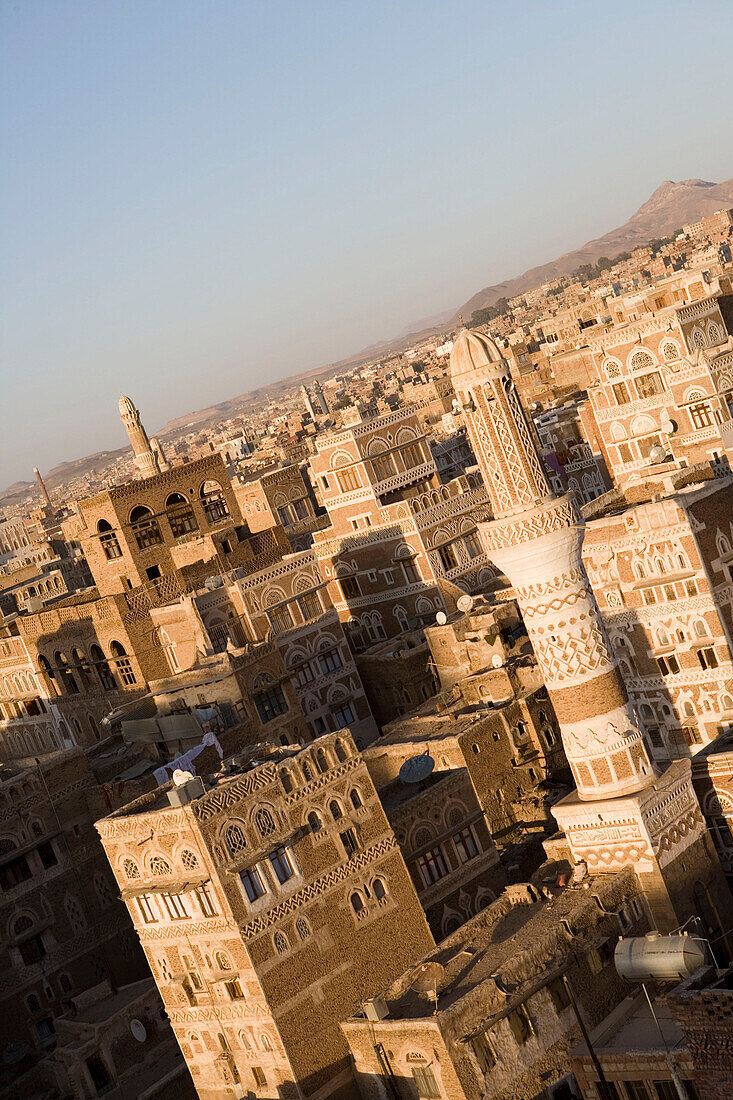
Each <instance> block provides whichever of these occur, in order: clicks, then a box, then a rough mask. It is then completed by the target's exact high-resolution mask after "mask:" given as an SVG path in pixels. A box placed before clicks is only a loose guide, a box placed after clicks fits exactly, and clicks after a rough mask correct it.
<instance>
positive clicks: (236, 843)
mask: <svg viewBox="0 0 733 1100" xmlns="http://www.w3.org/2000/svg"><path fill="white" fill-rule="evenodd" d="M224 839H225V841H226V846H227V848H228V849H229V855H230V856H236V855H239V853H240V852H243V851H244V850H245V848H246V847H247V838H246V837H245V835H244V829H243V828H242V827H241V825H230V826H229V828H228V829H227V831H226V833H225V834H224Z"/></svg>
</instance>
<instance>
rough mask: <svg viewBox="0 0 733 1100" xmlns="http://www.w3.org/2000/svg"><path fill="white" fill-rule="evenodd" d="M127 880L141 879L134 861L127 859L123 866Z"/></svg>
mask: <svg viewBox="0 0 733 1100" xmlns="http://www.w3.org/2000/svg"><path fill="white" fill-rule="evenodd" d="M122 869H123V871H124V872H125V877H126V878H140V871H139V869H138V865H137V863H135V860H134V859H126V860H125V861H124V862H123V864H122Z"/></svg>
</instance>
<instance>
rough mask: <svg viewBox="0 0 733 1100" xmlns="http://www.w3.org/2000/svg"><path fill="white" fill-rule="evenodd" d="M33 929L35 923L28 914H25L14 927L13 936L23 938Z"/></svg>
mask: <svg viewBox="0 0 733 1100" xmlns="http://www.w3.org/2000/svg"><path fill="white" fill-rule="evenodd" d="M32 927H33V921H32V919H31V918H30V917H29V916H28V914H27V913H23V915H22V916H20V917H18V918H17V920H16V921H15V924H14V925H13V935H14V936H22V935H23V933H24V932H28V931H29V930H30V929H31V928H32Z"/></svg>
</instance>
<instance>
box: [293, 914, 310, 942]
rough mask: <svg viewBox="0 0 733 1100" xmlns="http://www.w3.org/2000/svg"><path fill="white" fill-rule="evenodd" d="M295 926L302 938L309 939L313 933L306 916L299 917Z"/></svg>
mask: <svg viewBox="0 0 733 1100" xmlns="http://www.w3.org/2000/svg"><path fill="white" fill-rule="evenodd" d="M295 928H296V931H297V933H298V936H299V937H300V939H301V940H307V939H308V937H309V936H310V934H311V926H310V925H309V924H308V921H307V920H306V919H305V917H299V918H298V920H297V922H296V925H295Z"/></svg>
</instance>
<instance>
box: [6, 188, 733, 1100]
mask: <svg viewBox="0 0 733 1100" xmlns="http://www.w3.org/2000/svg"><path fill="white" fill-rule="evenodd" d="M732 246H733V211H732V210H725V211H720V212H719V213H717V214H715V215H712V216H711V217H709V218H705V219H703V220H702V221H700V222H697V223H695V224H693V225H687V226H684V227H682V229H681V230H680V231H679V233H678V234H676V235H675V236H674V237H673V238H669V239H666V240H662V241H655V242H652V243H650V245H648V246H645V247H643V248H637V249H635V250H634V251H633V252H632V253H630V254H624V255H622V256H619V257H611V258H609V259H608V260H607V261H605V260H603V261H600V262H599V264H598V265H597V266H596V268H593V269H591V268H588V269H586V270H584V269H581V270H580V271H579V272H578V273H576V276H574V277H567V278H563V279H558V280H555V281H553V282H552V283H548V284H545V285H543V286H541V287H537V288H536V289H534V290H532V291H529V292H527V293H525V294H523V295H522V296H521V297H519V298H516V299H512V300H510V301H506V302H504V301H502V302H500V303H497V305H496V306H495V307H492V309H491V310H489V311H486V310H484V311H482V310H479V311H477V313H476V314H474V316H473V317H472V318H470V319H468V323H467V324H466V325H463V324H462V325H461V327H460V328H458V329H457V330H456V331H454V332H451V333H449V334H447V335H446V334H445V333H443V334H440V335H433V336H430V337H429V338H428V339H425V340H422V341H420V342H419V343H417V344H415V346H414V347H411V348H409V349H407V350H406V351H404V352H402V353H400V354H395V355H392V356H389V357H387V358H382V359H380V360H379V361H374V362H372V363H369V364H367V365H362V366H358V367H355V368H353V369H352V370H350V371H348V372H344V373H337V374H333V373H329V372H326V373H324V374H323V375H322V376H321V381H318V380H316V381H314V382H309V383H308V384H307V385H303V386H298V385H294V386H293V387H292V389H291V390H290V391H288V392H287V393H286V394H285V395H284V396H282V397H280V398H278V400H277V402H274V403H269V404H268V403H263V404H261V405H260V406H257V405H256V404H254V403H253V404H252V406H251V407H248V408H247V409H246V410H245V411H244V412H243V413H242V415H241V416H238V417H236V418H235V419H233V420H231V421H228V422H226V423H224V424H221V425H216V426H214V427H213V428H210V429H207V428H192V429H191V430H185V429H184V430H182V431H179V432H178V433H177V434H172V435H170V437H168V438H158V439H155V438H150V437H149V436H148V434H147V432H146V430H145V427H144V425H143V422H142V420H141V416H140V413H139V411H138V410H137V408H136V407H135V405H134V403H133V402H132V401H131V399H130V398H128V397H122V398H121V399H120V406H119V409H120V416H121V419H122V423H123V424H124V427H125V430H126V432H127V435H128V438H129V441H130V444H131V451H126V452H124V454H123V455H122V457H117V458H113V459H112V460H110V461H109V462H108V463H107V464H106V465H102V466H101V467H99V468H97V472H96V473H94V474H89V473H87V474H84V475H83V476H81V477H79V478H77V479H72V480H69V481H68V482H67V483H65V484H63V485H61V486H58V487H55V488H54V489H53V490H52V491H50V492H49V491H47V488H46V485H45V484H44V481H43V478H42V476H41V474H40V473H38V471H35V474H36V483H35V486H34V488H33V490H32V491H29V492H28V494H26V495H21V496H20V497H19V498H18V497H15V498H13V504H12V507H9V508H8V509H7V510H6V513H5V514H4V516H3V517H2V519H1V520H0V617H1V618H0V814H1V815H2V823H1V824H0V920H1V921H2V929H3V936H2V942H1V943H0V1007H1V1011H0V1049H1V1050H2V1052H3V1058H2V1062H1V1063H0V1097H8V1098H11V1097H12V1098H23V1100H34V1098H38V1100H41V1098H47V1100H61V1098H63V1097H72V1096H73V1097H94V1096H97V1095H102V1094H103V1095H105V1096H109V1097H116V1098H119V1100H123V1098H139V1100H145V1098H148V1100H153V1098H157V1100H169V1098H173V1097H175V1098H176V1100H181V1098H182V1097H191V1098H196V1097H198V1098H200V1100H220V1098H229V1097H231V1098H235V1097H236V1098H240V1097H261V1098H268V1100H274V1098H276V1097H281V1098H288V1097H292V1098H297V1097H301V1098H303V1100H327V1098H328V1100H330V1098H333V1100H347V1098H352V1097H360V1096H361V1097H363V1098H365V1100H413V1098H414V1100H417V1098H422V1097H425V1098H444V1100H499V1098H510V1097H511V1098H518V1100H539V1098H546V1100H571V1098H576V1100H678V1098H682V1100H724V1098H727V1097H730V1096H731V1095H733V967H731V962H732V961H733V898H732V897H731V883H732V882H733V474H732V473H731V463H733V256H732V254H731V247H732ZM489 314H490V316H489ZM627 956H628V957H629V958H630V959H631V962H629V963H625V960H626V958H627Z"/></svg>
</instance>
